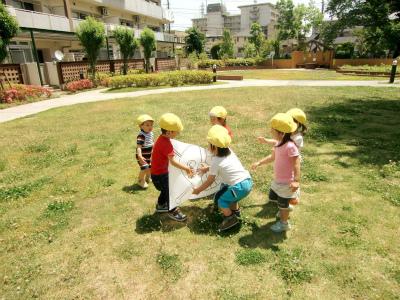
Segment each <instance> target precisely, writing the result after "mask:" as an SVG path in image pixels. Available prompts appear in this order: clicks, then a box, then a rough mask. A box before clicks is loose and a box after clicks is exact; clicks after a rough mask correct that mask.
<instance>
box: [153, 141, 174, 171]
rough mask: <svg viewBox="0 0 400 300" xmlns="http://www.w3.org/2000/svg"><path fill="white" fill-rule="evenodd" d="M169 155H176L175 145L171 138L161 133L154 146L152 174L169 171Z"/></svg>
mask: <svg viewBox="0 0 400 300" xmlns="http://www.w3.org/2000/svg"><path fill="white" fill-rule="evenodd" d="M168 156H174V147H173V146H172V144H171V140H170V139H169V138H167V137H165V136H162V135H160V136H159V137H158V139H157V141H156V142H155V143H154V146H153V153H152V155H151V174H153V175H160V174H165V173H168V164H169V160H168Z"/></svg>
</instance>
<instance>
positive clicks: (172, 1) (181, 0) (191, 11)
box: [162, 0, 326, 30]
mask: <svg viewBox="0 0 400 300" xmlns="http://www.w3.org/2000/svg"><path fill="white" fill-rule="evenodd" d="M202 2H203V3H204V5H205V4H206V2H207V3H208V4H210V3H219V2H220V1H218V0H208V1H205V0H169V6H170V9H171V10H172V11H173V13H174V17H175V22H174V23H173V24H172V26H171V29H176V30H185V29H187V28H189V27H191V26H192V21H191V19H193V18H198V17H200V6H201V3H202ZM223 2H224V4H225V6H226V8H227V10H228V12H229V13H231V14H239V13H240V10H239V9H238V8H237V7H238V6H241V5H246V4H253V3H254V0H224V1H223ZM257 2H258V3H265V2H269V3H272V4H275V3H276V0H258V1H257ZM293 2H294V4H295V5H296V4H301V3H303V4H308V3H309V0H293ZM325 2H326V1H325ZM315 3H316V5H317V6H318V5H319V6H320V5H321V1H320V0H315ZM162 4H163V6H164V7H167V0H162Z"/></svg>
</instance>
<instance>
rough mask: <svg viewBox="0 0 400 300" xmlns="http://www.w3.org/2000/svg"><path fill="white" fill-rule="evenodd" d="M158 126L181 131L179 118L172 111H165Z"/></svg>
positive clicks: (181, 126)
mask: <svg viewBox="0 0 400 300" xmlns="http://www.w3.org/2000/svg"><path fill="white" fill-rule="evenodd" d="M160 127H161V128H162V129H165V130H168V131H182V130H183V125H182V122H181V119H179V117H178V116H177V115H175V114H173V113H166V114H163V115H162V116H161V119H160Z"/></svg>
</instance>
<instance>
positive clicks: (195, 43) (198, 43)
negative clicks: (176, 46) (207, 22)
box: [185, 27, 206, 55]
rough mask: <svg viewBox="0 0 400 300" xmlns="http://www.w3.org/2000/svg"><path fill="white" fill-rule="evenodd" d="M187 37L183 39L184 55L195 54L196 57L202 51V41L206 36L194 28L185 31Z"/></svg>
mask: <svg viewBox="0 0 400 300" xmlns="http://www.w3.org/2000/svg"><path fill="white" fill-rule="evenodd" d="M186 33H187V36H186V37H185V49H186V53H188V54H190V53H192V52H196V54H197V55H199V54H200V53H202V52H203V50H204V41H205V39H206V36H205V35H204V33H202V32H200V30H199V29H198V28H196V27H191V28H189V29H187V30H186Z"/></svg>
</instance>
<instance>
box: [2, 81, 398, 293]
mask: <svg viewBox="0 0 400 300" xmlns="http://www.w3.org/2000/svg"><path fill="white" fill-rule="evenodd" d="M214 105H223V106H225V107H226V108H227V109H228V111H229V114H230V117H229V120H228V122H229V125H230V126H231V127H232V130H233V132H234V141H233V146H232V147H233V149H234V150H235V152H236V153H237V154H238V156H239V157H240V159H241V160H242V162H243V164H244V165H245V166H247V167H249V166H250V164H251V163H252V162H254V161H255V160H258V159H260V158H261V157H263V156H265V155H267V154H268V153H269V152H270V149H269V148H268V147H266V146H265V145H260V144H257V143H256V137H257V136H258V135H263V134H266V133H267V132H269V129H268V128H267V120H269V119H270V118H271V117H272V115H273V114H275V113H276V112H281V111H286V110H287V109H289V108H292V107H295V106H298V107H301V108H303V109H304V110H305V111H306V113H307V115H308V118H309V120H310V130H309V132H308V135H307V136H306V137H305V143H306V146H305V149H304V152H303V154H304V163H303V165H302V173H303V175H302V186H301V189H302V198H301V203H300V205H298V206H297V207H296V209H295V211H294V212H293V214H292V216H291V222H292V224H293V225H294V228H293V230H292V231H290V232H288V233H287V234H281V235H279V234H278V235H276V234H273V233H272V232H271V231H270V230H269V226H270V225H271V224H272V223H273V222H274V221H275V217H274V216H275V214H276V211H277V209H276V207H275V206H274V205H270V204H267V201H266V198H267V193H268V189H269V182H270V180H271V178H272V169H271V167H270V166H268V167H264V168H260V169H259V170H258V171H257V173H252V174H253V178H254V182H255V186H254V189H253V191H252V193H251V194H250V195H249V196H248V197H247V198H246V199H245V200H243V201H242V202H241V206H242V208H243V215H244V217H243V222H242V226H241V228H240V230H238V229H237V230H233V231H231V232H229V233H227V234H223V235H219V234H218V233H217V232H216V228H217V226H218V224H219V222H220V221H221V217H220V216H219V215H217V214H213V213H212V212H211V210H210V208H208V205H209V204H210V203H211V201H210V200H207V199H204V200H198V201H194V202H189V203H186V204H185V205H183V207H182V210H183V212H184V213H186V214H187V215H188V221H187V223H185V224H177V223H174V222H173V221H170V220H168V219H167V218H166V216H159V215H156V214H154V205H155V201H156V198H157V195H158V194H157V192H156V190H155V189H154V187H151V188H150V189H149V190H147V191H142V190H140V189H138V188H137V186H136V185H135V179H136V176H137V174H138V166H137V164H136V162H135V160H134V148H135V137H136V134H137V131H138V128H137V126H136V125H135V120H136V117H137V115H139V114H141V113H149V114H151V115H152V116H153V117H155V118H159V117H160V115H161V114H162V113H164V112H167V111H170V112H174V113H176V114H178V115H180V116H181V117H182V121H183V123H184V126H185V130H184V131H183V132H182V134H181V135H180V137H179V139H180V140H182V141H184V142H189V143H196V144H201V145H203V146H206V140H205V136H206V134H207V130H208V128H209V123H208V122H209V121H208V116H207V113H208V111H209V109H210V108H211V107H212V106H214ZM185 107H187V108H188V109H187V110H186V109H185ZM399 114H400V94H399V90H398V89H395V88H390V89H385V88H375V89H374V88H359V87H355V88H310V87H307V88H302V87H274V88H267V87H265V88H261V87H258V88H243V89H230V90H223V91H222V90H221V91H217V90H213V91H202V92H198V91H196V92H185V93H181V94H176V93H174V94H163V95H154V96H147V97H143V98H140V99H138V98H135V99H132V100H129V99H124V100H118V101H109V102H100V103H90V104H81V105H76V106H70V107H64V108H60V109H54V110H51V111H47V112H44V113H41V114H38V115H34V116H30V117H26V118H23V119H19V120H16V121H12V122H8V123H4V124H0V132H1V133H0V137H1V138H0V149H1V152H0V282H1V285H0V294H1V296H2V298H5V299H30V298H39V299H83V298H84V299H100V298H104V299H205V298H208V299H287V298H289V297H293V298H294V299H398V297H399V295H400V249H399V243H398V242H399V213H400V191H399V188H398V187H399V184H400V167H399V164H398V163H393V162H392V163H389V160H392V161H394V162H398V161H399V160H400V143H399V140H400V131H399V128H400V118H399ZM158 132H159V128H156V129H155V133H156V134H158Z"/></svg>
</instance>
